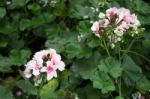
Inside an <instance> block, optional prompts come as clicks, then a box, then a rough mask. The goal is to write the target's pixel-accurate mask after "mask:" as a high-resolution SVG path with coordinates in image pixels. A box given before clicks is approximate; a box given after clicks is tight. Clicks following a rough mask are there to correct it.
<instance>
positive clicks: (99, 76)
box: [91, 70, 115, 93]
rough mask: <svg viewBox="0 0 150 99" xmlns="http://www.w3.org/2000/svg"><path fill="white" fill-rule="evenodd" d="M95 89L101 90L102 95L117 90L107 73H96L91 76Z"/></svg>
mask: <svg viewBox="0 0 150 99" xmlns="http://www.w3.org/2000/svg"><path fill="white" fill-rule="evenodd" d="M91 81H92V82H93V87H94V88H98V89H101V91H102V93H108V92H111V91H114V90H115V85H114V84H113V81H112V80H111V78H110V77H109V75H108V74H107V73H104V72H101V71H98V70H97V71H95V72H94V73H93V74H92V76H91Z"/></svg>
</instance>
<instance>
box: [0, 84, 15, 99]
mask: <svg viewBox="0 0 150 99" xmlns="http://www.w3.org/2000/svg"><path fill="white" fill-rule="evenodd" d="M0 90H1V92H0V99H15V98H14V97H13V95H12V93H11V91H10V90H8V89H7V88H5V87H4V86H2V85H0Z"/></svg>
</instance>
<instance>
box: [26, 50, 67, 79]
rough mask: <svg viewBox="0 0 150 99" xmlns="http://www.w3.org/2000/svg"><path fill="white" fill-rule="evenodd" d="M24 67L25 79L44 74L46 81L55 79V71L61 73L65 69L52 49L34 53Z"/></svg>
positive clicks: (59, 57)
mask: <svg viewBox="0 0 150 99" xmlns="http://www.w3.org/2000/svg"><path fill="white" fill-rule="evenodd" d="M25 67H26V68H25V70H24V74H25V77H27V78H30V77H32V76H34V77H36V78H38V76H40V75H41V73H46V75H47V80H50V79H52V78H53V77H57V70H59V71H63V70H64V69H65V64H64V62H63V61H62V60H61V56H60V55H59V54H57V53H56V51H55V50H54V49H48V50H41V51H39V52H36V53H35V55H34V56H33V58H32V60H30V61H29V62H28V63H27V64H26V65H25Z"/></svg>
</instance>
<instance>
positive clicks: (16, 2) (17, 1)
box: [12, 0, 26, 8]
mask: <svg viewBox="0 0 150 99" xmlns="http://www.w3.org/2000/svg"><path fill="white" fill-rule="evenodd" d="M25 4H26V0H12V7H13V8H20V7H23V6H24V5H25Z"/></svg>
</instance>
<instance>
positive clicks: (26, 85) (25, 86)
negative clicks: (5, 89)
mask: <svg viewBox="0 0 150 99" xmlns="http://www.w3.org/2000/svg"><path fill="white" fill-rule="evenodd" d="M17 86H18V87H19V88H20V89H21V90H22V91H23V92H25V93H27V94H29V95H30V94H32V95H36V94H37V90H36V88H35V86H33V85H32V84H31V83H30V82H29V81H28V80H19V81H18V82H17Z"/></svg>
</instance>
